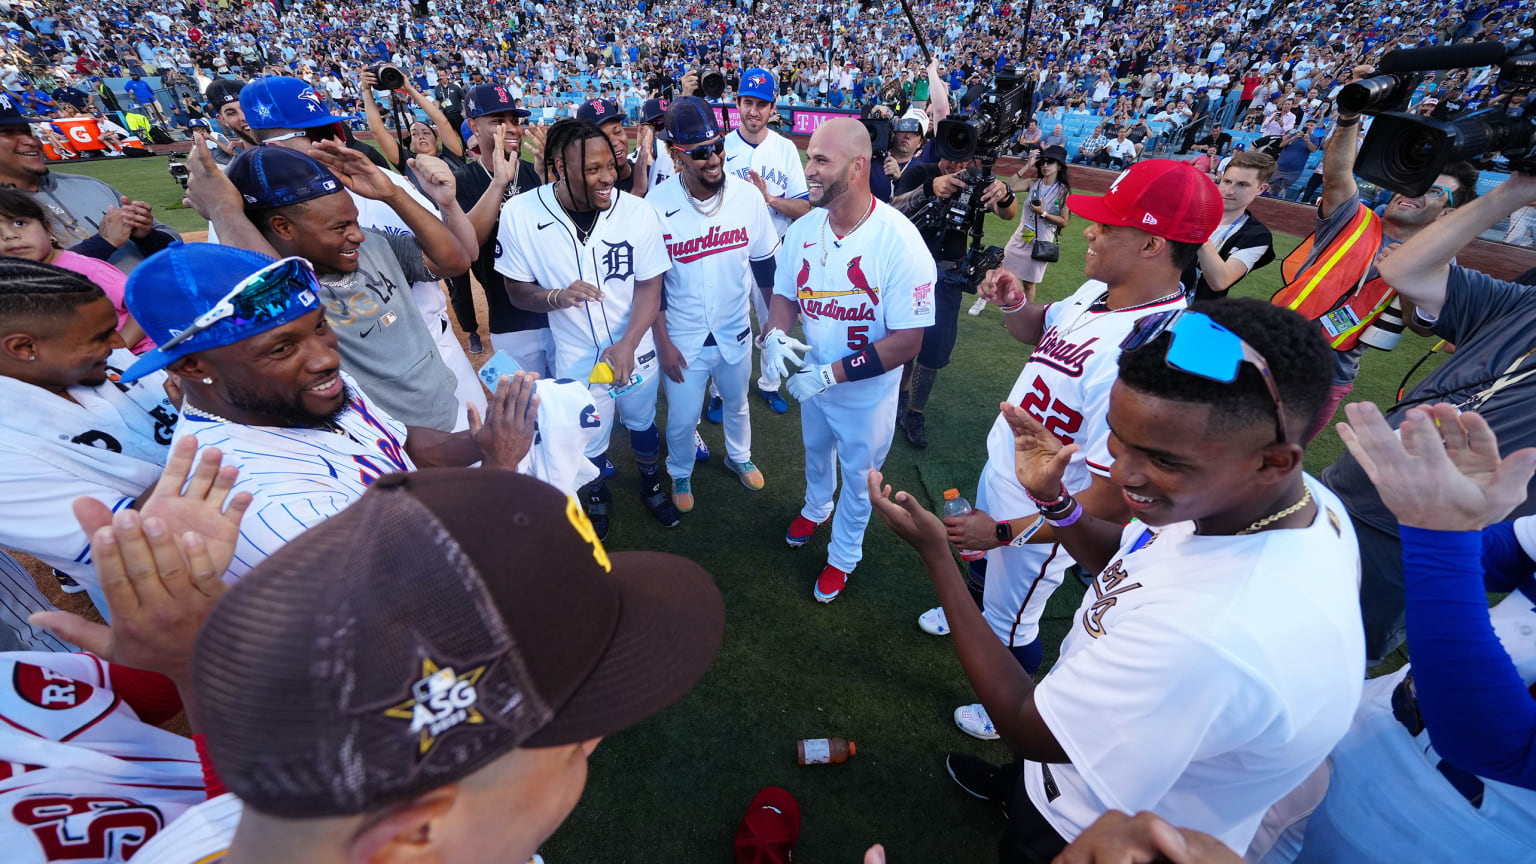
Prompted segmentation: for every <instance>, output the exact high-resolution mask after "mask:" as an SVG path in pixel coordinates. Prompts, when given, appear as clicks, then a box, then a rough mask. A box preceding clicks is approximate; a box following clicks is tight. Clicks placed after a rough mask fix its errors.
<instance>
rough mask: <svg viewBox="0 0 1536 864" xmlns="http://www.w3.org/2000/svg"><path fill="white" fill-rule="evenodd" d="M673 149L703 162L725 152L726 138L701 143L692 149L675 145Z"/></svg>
mask: <svg viewBox="0 0 1536 864" xmlns="http://www.w3.org/2000/svg"><path fill="white" fill-rule="evenodd" d="M672 149H673V150H676V151H677V152H679V153H683V154H686V155H687V156H688V158H689V159H692V160H693V161H695V162H703V161H706V160H707V159H709V157H711V156H715V155H718V154H720V153H724V152H725V139H724V138H722V139H720V140H718V141H715V142H714V143H713V144H700V145H699V146H697V147H694V148H693V149H691V150H685V149H683V148H682V147H673V148H672Z"/></svg>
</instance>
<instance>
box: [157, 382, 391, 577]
mask: <svg viewBox="0 0 1536 864" xmlns="http://www.w3.org/2000/svg"><path fill="white" fill-rule="evenodd" d="M340 375H341V379H342V382H343V383H344V384H345V385H346V388H347V393H348V394H349V395H350V396H351V402H350V404H349V405H348V407H347V410H346V412H345V413H343V414H342V415H341V416H340V417H339V418H337V420H336V429H337V430H338V431H331V430H329V429H313V428H300V427H280V426H242V425H240V424H238V423H226V422H223V421H221V420H213V419H209V418H208V417H206V416H203V415H202V414H200V413H198V412H197V411H196V410H195V409H194V410H191V411H184V412H182V415H181V422H180V424H178V426H177V433H178V435H184V434H191V435H195V436H196V437H197V447H198V450H199V452H201V451H202V450H203V449H204V448H207V447H217V448H219V450H220V451H222V452H223V454H224V464H225V465H234V466H236V467H238V468H239V469H240V479H239V480H238V481H236V483H235V488H234V491H236V492H250V493H251V496H252V498H253V500H252V501H251V506H250V509H249V510H247V511H246V514H245V519H244V520H243V521H242V522H241V523H240V541H239V543H238V544H237V545H236V547H235V559H234V561H233V562H231V563H230V565H229V571H228V572H226V573H225V574H224V579H225V581H229V582H233V581H234V580H236V579H238V578H240V577H241V576H244V575H245V574H246V573H247V572H248V571H249V570H250V569H251V568H252V567H255V566H256V565H257V564H259V563H261V562H262V561H263V560H264V559H266V557H267V556H268V555H271V554H272V553H273V552H274V551H276V550H277V549H278V548H280V547H281V546H283V544H285V543H287V542H288V541H289V540H292V539H293V538H295V537H297V536H299V535H300V534H302V533H304V532H305V531H307V530H309V529H310V528H313V527H314V526H315V525H318V524H319V523H320V522H323V521H324V520H326V519H327V518H329V517H331V516H334V515H336V514H337V513H339V512H341V511H342V510H344V509H345V508H346V507H347V505H348V504H351V503H352V502H353V501H356V500H357V499H358V498H361V497H362V495H363V492H364V490H366V489H367V488H368V486H369V484H371V483H372V482H373V481H374V480H377V479H378V478H379V477H380V476H381V475H384V474H390V473H394V472H397V471H414V470H415V467H416V466H415V465H413V464H412V463H411V457H409V456H407V455H406V453H405V437H406V429H405V424H403V423H401V422H400V421H398V420H396V419H394V418H393V417H391V416H389V415H388V414H386V413H384V411H383V410H382V409H380V408H378V407H377V406H376V405H375V404H374V403H373V402H372V401H371V400H370V399H369V398H368V397H367V396H365V395H364V394H363V391H362V389H361V388H359V387H358V386H357V382H355V381H353V380H352V378H351V376H349V375H347V373H345V372H342V373H340Z"/></svg>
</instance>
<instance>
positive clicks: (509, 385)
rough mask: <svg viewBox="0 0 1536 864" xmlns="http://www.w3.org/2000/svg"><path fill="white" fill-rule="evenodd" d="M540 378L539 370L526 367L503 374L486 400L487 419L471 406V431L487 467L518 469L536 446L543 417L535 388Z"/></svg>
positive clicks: (470, 433)
mask: <svg viewBox="0 0 1536 864" xmlns="http://www.w3.org/2000/svg"><path fill="white" fill-rule="evenodd" d="M538 378H539V376H538V374H537V373H535V372H523V371H520V372H517V373H515V374H513V375H503V376H501V380H500V381H499V382H498V383H497V385H496V392H495V393H492V394H491V398H490V401H489V402H488V403H487V404H486V408H485V422H484V423H481V421H480V412H479V411H478V410H476V408H475V406H474V405H473V404H471V405H470V406H469V435H470V437H471V438H472V439H474V442H475V446H477V447H479V448H480V454H481V456H482V457H483V460H484V464H485V466H486V467H488V468H503V469H506V470H508V471H516V470H517V466H518V463H520V462H522V461H523V457H524V456H527V455H528V451H529V449H531V448H532V447H533V439H534V435H535V434H536V433H537V431H538V426H537V423H538V419H539V397H538V394H537V393H536V392H535V390H534V383H535V382H536V381H537V380H538Z"/></svg>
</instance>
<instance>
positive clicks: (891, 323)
mask: <svg viewBox="0 0 1536 864" xmlns="http://www.w3.org/2000/svg"><path fill="white" fill-rule="evenodd" d="M870 207H871V210H870V213H869V216H868V217H867V218H866V219H865V220H864V224H863V225H860V226H859V227H858V229H857V230H855V231H854V232H852V233H851V234H849V235H848V236H846V237H838V236H837V235H836V234H835V233H834V232H833V230H832V228H831V226H829V225H828V224H827V211H826V210H823V209H821V208H817V209H814V210H812V211H811V212H810V213H808V214H806V215H805V216H804V217H803V218H801V219H797V220H796V221H795V224H793V225H791V226H790V227H789V233H788V234H786V235H785V236H784V245H783V247H782V248H781V249H780V250H779V260H778V265H777V269H776V270H775V272H774V280H773V283H774V284H773V293H775V294H777V295H778V296H780V297H783V298H785V299H786V300H791V301H794V302H795V303H797V304H798V305H799V307H800V316H801V319H802V320H801V327H802V329H803V330H804V331H805V341H806V342H807V343H809V344H810V346H811V351H810V354H808V355H807V362H812V363H836V362H837V361H839V360H841V359H843V358H844V357H847V356H848V355H849V354H852V353H853V352H855V351H862V350H864V349H865V348H868V347H869V346H870V345H873V344H875V343H876V342H879V341H880V340H881V339H884V338H885V337H886V336H887V335H889V334H890V333H891V331H893V330H910V329H916V328H922V327H929V326H931V325H932V324H933V286H934V280H935V279H936V278H937V273H936V271H935V269H934V265H933V258H931V257H929V255H928V252H927V247H926V246H925V245H923V238H922V237H921V236H920V235H919V234H918V233H917V229H916V228H914V227H912V223H911V222H909V221H907V217H905V216H903V215H901V213H900V212H899V211H897V210H895V209H893V208H892V207H891V206H890V205H888V204H884V203H882V202H880V201H878V200H876V199H874V198H870ZM823 261H825V263H823ZM669 314H670V312H669ZM892 375H896V376H900V375H901V368H900V367H897V368H894V369H887V370H886V372H885V374H884V375H882V376H881V379H886V378H890V377H891V376H892ZM881 379H875V380H881ZM853 383H860V382H853ZM838 386H839V387H845V386H847V385H846V384H842V385H838Z"/></svg>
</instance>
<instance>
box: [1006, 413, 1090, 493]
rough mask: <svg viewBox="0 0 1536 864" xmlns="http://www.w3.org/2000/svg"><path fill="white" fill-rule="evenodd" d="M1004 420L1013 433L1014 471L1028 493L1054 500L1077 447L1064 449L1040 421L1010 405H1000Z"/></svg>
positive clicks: (1073, 445) (1072, 445) (1070, 445)
mask: <svg viewBox="0 0 1536 864" xmlns="http://www.w3.org/2000/svg"><path fill="white" fill-rule="evenodd" d="M999 407H1000V408H1002V412H1003V419H1004V420H1006V421H1007V422H1008V428H1009V429H1012V430H1013V471H1014V474H1015V475H1017V476H1018V478H1019V482H1020V483H1021V484H1023V486H1024V488H1025V489H1027V490H1029V493H1030V494H1031V495H1033V496H1035V497H1036V498H1039V499H1040V500H1042V501H1053V500H1055V499H1056V497H1057V496H1058V495H1060V494H1061V478H1062V475H1064V474H1065V473H1066V471H1067V464H1068V463H1069V462H1071V461H1072V454H1073V453H1076V452H1077V450H1078V447H1077V445H1076V444H1068V445H1067V446H1065V447H1063V446H1061V441H1059V440H1057V438H1056V436H1055V435H1052V434H1051V433H1050V432H1047V431H1046V429H1045V427H1044V426H1041V425H1040V421H1038V420H1036V419H1035V418H1033V417H1031V416H1029V412H1027V411H1025V410H1024V409H1023V408H1020V407H1019V406H1017V405H1014V404H1013V403H1011V402H1004V403H1002V404H1001V405H1000V406H999Z"/></svg>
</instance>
